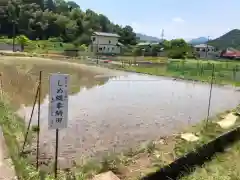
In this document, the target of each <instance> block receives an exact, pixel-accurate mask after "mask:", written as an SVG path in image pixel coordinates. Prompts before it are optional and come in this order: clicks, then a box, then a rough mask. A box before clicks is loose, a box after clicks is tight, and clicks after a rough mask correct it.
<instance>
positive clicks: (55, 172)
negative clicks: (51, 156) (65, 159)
mask: <svg viewBox="0 0 240 180" xmlns="http://www.w3.org/2000/svg"><path fill="white" fill-rule="evenodd" d="M58 133H59V131H58V129H56V149H55V164H54V174H55V179H57V168H58Z"/></svg>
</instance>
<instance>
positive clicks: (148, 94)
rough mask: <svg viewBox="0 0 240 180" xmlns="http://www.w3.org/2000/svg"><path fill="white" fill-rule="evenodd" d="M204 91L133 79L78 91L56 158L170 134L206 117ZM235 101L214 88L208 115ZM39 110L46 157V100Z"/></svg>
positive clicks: (230, 92) (49, 138) (239, 95)
mask: <svg viewBox="0 0 240 180" xmlns="http://www.w3.org/2000/svg"><path fill="white" fill-rule="evenodd" d="M209 88H210V86H209V85H206V84H198V83H190V82H184V81H173V80H169V79H166V78H160V77H154V76H151V77H150V76H144V75H136V74H132V75H128V76H120V77H116V78H111V79H110V80H109V81H108V82H107V83H105V84H104V85H102V86H94V87H92V88H91V89H82V91H80V92H79V93H76V94H74V95H71V96H70V98H69V123H68V128H67V129H64V130H61V131H60V138H61V141H60V146H61V148H60V154H61V156H64V157H67V158H72V157H76V156H77V157H79V156H81V155H82V154H84V155H93V154H94V155H96V154H98V153H101V152H104V151H107V150H112V149H115V148H117V149H118V150H119V149H122V148H126V146H133V145H136V144H137V143H138V142H140V141H143V140H148V139H155V138H158V137H159V136H163V135H169V134H172V133H173V132H174V131H176V130H179V129H181V128H182V127H183V126H186V125H187V124H189V123H190V124H192V123H196V122H197V121H199V120H201V119H203V118H205V117H206V115H207V105H208V97H209ZM239 99H240V92H237V91H235V90H234V89H231V88H219V87H214V88H213V95H212V106H211V114H216V113H219V112H222V111H224V110H226V109H229V108H233V107H235V106H236V105H237V104H238V103H239ZM41 109H42V114H41V142H42V144H48V145H47V146H44V147H45V148H44V150H43V149H42V151H47V152H49V153H50V154H51V153H54V143H53V142H54V141H55V137H54V131H50V130H48V129H47V122H48V121H47V118H48V97H46V98H45V100H44V101H43V104H42V107H41ZM30 112H31V107H27V108H25V109H20V111H19V113H26V114H27V117H29V114H30ZM34 120H36V113H35V116H34ZM52 144H53V146H52Z"/></svg>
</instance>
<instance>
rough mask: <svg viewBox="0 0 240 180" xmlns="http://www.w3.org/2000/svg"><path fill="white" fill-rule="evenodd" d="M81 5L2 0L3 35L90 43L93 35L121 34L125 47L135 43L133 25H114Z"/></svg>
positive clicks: (60, 1) (56, 0) (44, 0)
mask: <svg viewBox="0 0 240 180" xmlns="http://www.w3.org/2000/svg"><path fill="white" fill-rule="evenodd" d="M80 6H81V4H80ZM80 6H79V5H78V4H76V3H75V2H73V1H68V2H67V1H64V0H1V1H0V25H1V26H0V36H8V37H12V36H13V35H14V36H15V35H19V34H24V35H26V36H27V37H28V38H29V39H32V40H34V39H48V38H50V37H51V38H58V39H59V41H64V42H74V43H79V44H89V43H90V36H91V33H92V32H93V31H102V32H112V33H117V34H119V35H120V36H121V38H120V42H121V43H123V44H131V45H134V44H136V34H135V33H134V32H133V29H132V27H131V26H125V27H122V26H120V25H118V24H113V23H112V22H111V20H109V19H108V17H106V16H105V15H103V14H98V13H96V12H94V11H92V10H90V9H88V10H86V11H83V10H81V8H80Z"/></svg>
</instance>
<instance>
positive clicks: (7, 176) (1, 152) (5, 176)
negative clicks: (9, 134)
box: [0, 128, 16, 180]
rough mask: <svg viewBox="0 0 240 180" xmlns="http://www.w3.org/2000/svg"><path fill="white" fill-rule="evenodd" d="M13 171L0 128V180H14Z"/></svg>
mask: <svg viewBox="0 0 240 180" xmlns="http://www.w3.org/2000/svg"><path fill="white" fill-rule="evenodd" d="M14 179H16V178H15V170H14V167H13V165H12V161H11V159H10V157H9V156H8V153H7V146H6V144H5V140H4V137H3V133H2V130H1V128H0V180H14Z"/></svg>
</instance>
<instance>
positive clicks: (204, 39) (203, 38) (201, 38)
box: [188, 37, 208, 45]
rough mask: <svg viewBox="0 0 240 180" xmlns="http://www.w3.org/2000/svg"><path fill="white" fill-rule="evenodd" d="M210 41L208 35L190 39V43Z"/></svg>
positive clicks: (196, 43)
mask: <svg viewBox="0 0 240 180" xmlns="http://www.w3.org/2000/svg"><path fill="white" fill-rule="evenodd" d="M207 41H208V39H207V38H206V37H199V38H196V39H192V40H190V41H189V42H188V43H189V44H192V45H198V44H205V43H206V42H207Z"/></svg>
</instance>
